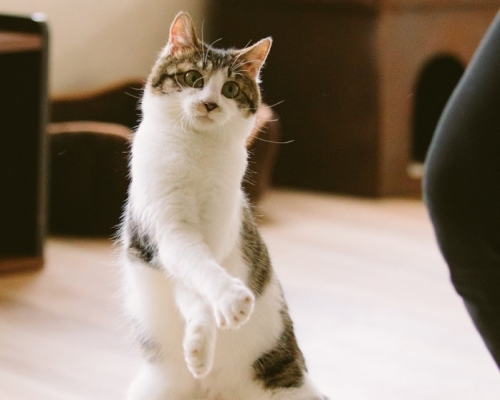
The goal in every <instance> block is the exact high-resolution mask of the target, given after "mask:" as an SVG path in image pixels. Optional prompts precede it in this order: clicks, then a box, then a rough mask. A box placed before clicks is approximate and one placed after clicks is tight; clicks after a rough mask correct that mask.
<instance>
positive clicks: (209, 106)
mask: <svg viewBox="0 0 500 400" xmlns="http://www.w3.org/2000/svg"><path fill="white" fill-rule="evenodd" d="M203 105H204V106H205V108H206V109H207V111H208V112H210V111H212V110H215V109H216V108H217V107H219V106H218V105H217V103H212V102H203Z"/></svg>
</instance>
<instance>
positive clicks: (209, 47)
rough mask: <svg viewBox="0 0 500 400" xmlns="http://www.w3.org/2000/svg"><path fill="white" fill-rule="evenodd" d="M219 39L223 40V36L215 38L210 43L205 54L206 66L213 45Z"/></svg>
mask: <svg viewBox="0 0 500 400" xmlns="http://www.w3.org/2000/svg"><path fill="white" fill-rule="evenodd" d="M219 40H222V38H219V39H215V40H214V41H213V42H212V43H210V44H209V45H208V49H207V52H206V54H205V60H204V62H203V64H204V65H205V66H206V65H207V63H208V53H209V52H210V50H212V45H214V44H215V43H217V42H218V41H219Z"/></svg>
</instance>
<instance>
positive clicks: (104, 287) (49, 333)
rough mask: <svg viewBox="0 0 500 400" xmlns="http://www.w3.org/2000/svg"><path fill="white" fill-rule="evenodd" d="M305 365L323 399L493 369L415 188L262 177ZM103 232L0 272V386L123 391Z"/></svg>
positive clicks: (485, 379) (123, 362)
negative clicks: (313, 188)
mask: <svg viewBox="0 0 500 400" xmlns="http://www.w3.org/2000/svg"><path fill="white" fill-rule="evenodd" d="M260 211H261V213H262V215H263V217H262V220H263V226H262V232H263V235H264V237H265V239H266V240H267V243H268V246H269V248H270V252H271V255H272V258H273V261H274V264H275V267H276V269H277V271H278V274H279V276H280V277H281V280H282V283H283V285H284V288H285V292H286V295H287V298H288V301H289V304H290V308H291V312H292V317H293V318H294V320H295V325H296V330H297V335H298V337H299V342H300V344H301V346H302V349H303V352H304V353H305V356H306V359H307V360H308V366H309V370H310V374H311V376H312V377H313V379H314V380H315V381H316V382H317V384H318V386H319V387H320V388H321V389H322V390H323V391H324V393H325V394H328V395H329V396H330V397H331V399H332V400H336V399H341V400H487V399H491V400H493V399H495V400H498V399H499V398H500V375H499V373H498V371H497V370H496V367H495V366H494V364H493V362H492V361H491V359H490V357H489V355H488V353H487V352H486V350H485V348H484V346H483V344H482V342H481V340H480V338H479V336H478V335H477V333H476V332H475V330H474V328H473V326H472V324H471V322H470V320H469V318H468V316H467V314H466V313H465V311H464V308H463V306H462V303H461V300H460V299H459V298H458V296H457V295H456V294H455V293H454V291H453V289H452V287H451V285H450V283H449V280H448V274H447V270H446V267H445V265H444V262H443V261H442V259H441V257H440V255H439V253H438V251H437V248H436V245H435V242H434V238H433V234H432V231H431V228H430V225H429V222H428V219H427V215H426V212H425V209H424V207H423V205H422V203H421V202H419V201H415V200H378V201H374V200H360V199H352V198H344V197H335V196H326V195H317V194H308V193H297V192H289V191H274V192H272V193H270V194H269V195H268V196H267V198H266V199H265V200H264V202H263V204H262V207H261V209H260ZM115 258H116V254H115V250H114V249H113V246H112V245H111V243H110V242H109V241H107V240H78V239H68V238H51V239H50V240H49V241H48V244H47V250H46V260H47V261H46V266H45V268H44V270H43V271H41V272H39V273H31V274H18V275H9V276H0V400H76V399H78V400H83V399H89V400H114V399H123V398H124V392H125V389H126V386H127V384H128V382H129V381H130V379H131V377H132V376H133V374H134V371H135V367H136V361H137V360H136V351H135V349H134V345H133V342H132V341H131V340H130V337H129V335H128V330H127V328H126V324H125V323H124V322H123V319H122V317H121V314H120V300H119V296H118V294H117V293H118V287H119V275H120V273H119V265H117V263H116V262H115Z"/></svg>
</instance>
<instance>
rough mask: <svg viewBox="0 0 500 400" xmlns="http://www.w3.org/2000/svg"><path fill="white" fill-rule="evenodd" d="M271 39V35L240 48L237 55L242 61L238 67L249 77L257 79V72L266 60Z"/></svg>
mask: <svg viewBox="0 0 500 400" xmlns="http://www.w3.org/2000/svg"><path fill="white" fill-rule="evenodd" d="M272 43H273V39H272V38H271V37H268V38H265V39H262V40H260V41H259V42H257V43H255V44H254V45H253V46H251V47H248V48H246V49H243V50H240V54H241V55H240V56H239V57H238V58H239V59H240V60H242V62H241V63H240V67H239V68H240V69H244V70H245V71H246V72H247V73H248V74H249V75H250V77H251V78H253V79H256V80H258V79H259V72H260V69H261V68H262V66H263V65H264V62H265V61H266V58H267V55H268V54H269V50H270V49H271V45H272Z"/></svg>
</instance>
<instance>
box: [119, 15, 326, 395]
mask: <svg viewBox="0 0 500 400" xmlns="http://www.w3.org/2000/svg"><path fill="white" fill-rule="evenodd" d="M270 47H271V39H270V38H267V39H263V40H261V41H260V42H258V43H256V44H255V45H253V46H251V47H249V48H245V49H243V50H217V49H213V48H211V47H210V46H207V45H205V44H204V43H202V42H201V41H200V40H199V39H198V38H197V36H196V33H195V31H194V27H193V22H192V20H191V18H190V17H189V15H188V14H186V13H180V14H178V15H177V17H176V18H175V20H174V22H173V24H172V26H171V28H170V37H169V40H168V43H167V45H166V47H165V48H164V50H163V51H162V53H161V54H160V56H159V58H158V60H157V62H156V64H155V65H154V67H153V70H152V72H151V74H150V76H149V79H148V81H147V84H146V87H145V89H144V95H143V99H142V111H143V119H142V122H141V124H140V126H139V128H138V130H137V133H136V135H135V138H134V141H133V146H132V159H131V176H132V183H131V187H130V193H129V200H128V204H127V208H126V211H125V214H124V223H123V228H122V238H121V240H122V244H123V247H124V259H125V265H126V268H125V288H126V291H125V294H126V296H125V298H126V305H127V310H128V312H129V314H130V315H131V318H132V320H133V322H134V325H135V328H136V332H137V335H138V337H139V341H140V342H141V344H142V347H143V349H144V362H143V365H142V370H141V372H140V374H139V376H138V377H137V378H136V379H135V380H134V382H133V383H132V385H131V387H130V389H129V393H128V399H129V400H198V399H200V400H201V399H204V400H268V399H269V400H281V399H283V400H284V399H287V400H319V399H323V397H322V396H321V395H320V394H319V392H318V391H317V389H315V388H314V386H313V385H312V384H311V383H310V382H309V380H308V378H307V373H306V367H305V364H304V359H303V356H302V353H301V351H300V349H299V347H298V346H297V342H296V340H295V336H294V332H293V325H292V321H291V319H290V317H289V314H288V310H287V306H286V303H285V300H284V298H283V294H282V290H281V287H280V284H279V282H278V280H277V278H276V276H275V274H274V272H273V270H272V267H271V263H270V260H269V256H268V253H267V250H266V246H265V244H264V243H263V241H262V238H261V236H260V235H259V233H258V231H257V228H256V225H255V222H254V219H253V216H252V212H251V209H250V207H249V205H248V204H247V201H246V199H245V196H244V194H243V192H242V189H241V182H242V178H243V175H244V173H245V169H246V166H247V152H246V146H245V144H246V140H247V137H248V136H249V134H250V132H251V130H252V128H253V126H254V123H255V114H256V111H257V108H258V107H259V104H260V92H259V87H258V82H259V71H260V68H261V67H262V64H263V63H264V61H265V59H266V57H267V54H268V52H269V49H270Z"/></svg>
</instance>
